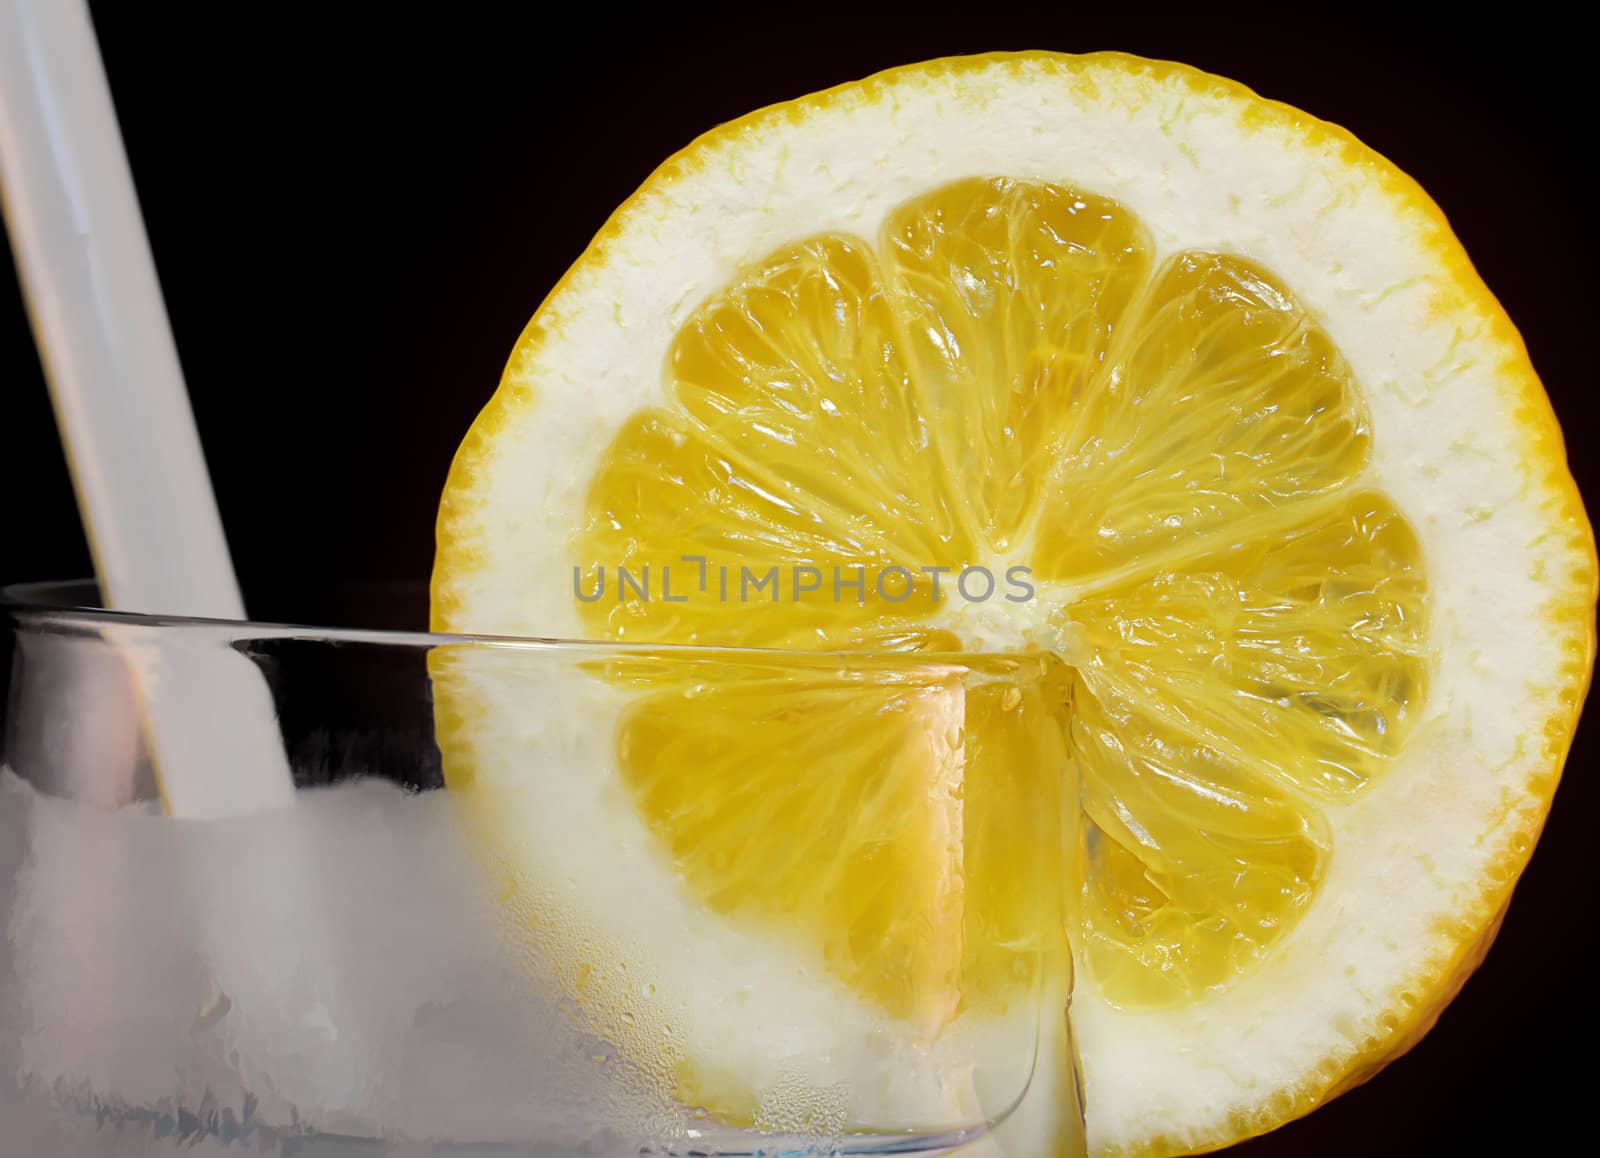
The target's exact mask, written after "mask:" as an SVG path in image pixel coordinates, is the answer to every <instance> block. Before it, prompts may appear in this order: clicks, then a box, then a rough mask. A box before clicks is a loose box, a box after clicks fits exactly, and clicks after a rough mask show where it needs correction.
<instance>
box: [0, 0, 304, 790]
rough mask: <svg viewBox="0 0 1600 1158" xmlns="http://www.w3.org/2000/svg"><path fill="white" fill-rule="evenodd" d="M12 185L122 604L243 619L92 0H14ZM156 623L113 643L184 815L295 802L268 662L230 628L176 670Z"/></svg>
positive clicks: (17, 224)
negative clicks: (235, 643) (241, 644)
mask: <svg viewBox="0 0 1600 1158" xmlns="http://www.w3.org/2000/svg"><path fill="white" fill-rule="evenodd" d="M0 192H3V194H4V204H5V215H6V222H7V225H8V227H9V231H10V236H11V245H12V249H13V251H14V252H15V254H16V260H17V268H18V270H19V272H20V274H21V277H22V282H23V285H24V287H25V290H26V293H27V300H28V304H29V307H30V312H31V315H32V319H33V328H34V333H35V337H36V339H37V341H38V345H39V350H40V354H41V357H42V359H43V361H44V364H45V371H46V374H47V376H48V378H49V381H50V389H51V396H52V399H53V401H54V404H55V410H56V421H57V423H58V425H59V426H60V428H61V435H62V440H63V442H64V443H65V445H66V448H67V456H68V460H69V462H70V464H71V468H72V479H73V484H74V486H75V488H76V490H77V496H78V507H79V510H80V511H81V512H82V515H83V521H84V525H85V529H86V531H87V532H88V536H89V543H90V549H91V550H92V552H93V554H94V560H95V570H96V572H97V573H98V575H99V578H100V584H101V591H102V594H103V595H104V597H105V598H106V599H107V601H108V603H107V605H108V606H111V607H116V608H121V609H125V610H129V611H139V612H147V613H161V614H173V615H191V616H204V617H211V618H219V619H243V618H244V605H243V602H242V600H241V599H240V596H239V588H238V583H237V581H236V580H235V578H234V573H233V566H232V563H231V562H230V560H229V557H228V547H227V543H226V541H225V539H224V538H223V532H222V521H221V518H220V517H219V515H218V512H217V505H216V499H215V497H214V496H213V494H212V491H211V484H210V479H209V477H208V475H207V473H206V465H205V459H204V457H203V456H202V454H201V450H200V440H199V437H198V435H197V433H196V430H195V425H194V415H193V413H192V411H191V410H190V407H189V397H188V393H187V392H186V390H185V389H184V383H183V374H182V371H181V369H180V368H179V365H178V354H177V349H176V347H175V345H174V343H173V339H172V329H171V326H170V324H169V323H168V321H167V314H166V309H165V307H164V305H163V303H162V299H161V287H160V284H159V283H158V281H157V279H156V271H155V265H154V263H153V261H152V260H151V256H150V244H149V241H148V239H147V238H146V236H145V231H144V223H143V220H142V218H141V216H140V213H139V205H138V201H137V198H136V197H135V194H134V189H133V178H132V174H131V173H130V171H129V168H128V160H127V155H126V153H125V152H124V150H123V146H122V138H121V134H120V133H119V131H118V128H117V119H116V113H115V111H114V110H113V108H112V104H111V92H110V89H109V86H108V85H107V83H106V75H105V69H104V66H103V65H102V64H101V60H100V53H99V49H98V47H97V45H96V43H95V38H94V30H93V28H92V26H91V25H90V22H89V13H88V9H87V6H86V4H85V3H83V0H0ZM140 634H142V633H141V631H140V629H116V630H114V631H113V632H111V633H110V634H109V635H108V638H113V639H114V640H115V641H116V642H118V643H120V644H123V645H124V646H126V647H127V650H128V654H129V657H130V660H131V661H132V663H133V668H134V671H135V674H136V678H137V679H138V680H139V682H140V684H141V688H142V690H143V692H144V693H145V699H146V735H147V738H148V740H149V743H150V747H151V752H152V756H153V758H154V761H155V763H156V768H157V776H158V778H159V780H160V783H161V791H162V796H163V799H164V801H165V803H166V806H167V810H168V811H169V812H170V813H171V814H173V815H175V816H217V815H225V814H232V813H238V812H244V811H252V810H254V809H258V808H264V807H275V806H279V805H283V804H286V803H289V802H290V801H292V799H293V784H292V781H291V779H290V775H289V769H288V764H287V761H286V760H285V758H284V754H283V746H282V740H281V737H280V735H279V732H278V728H277V725H276V722H275V721H274V718H273V707H272V700H271V697H270V694H269V692H268V690H267V687H266V685H265V684H264V683H263V681H262V678H261V675H260V673H259V671H257V670H256V669H255V667H254V665H253V664H251V663H250V661H249V660H247V659H245V658H244V657H241V656H237V655H235V654H233V653H232V652H230V651H228V650H227V649H226V648H225V647H224V646H222V645H221V644H220V643H218V642H217V641H214V640H212V641H206V643H205V644H204V645H203V646H204V649H205V650H201V651H197V652H196V653H195V654H194V655H191V656H180V657H177V658H178V659H179V662H178V663H176V664H173V663H171V662H169V661H170V660H171V659H172V658H174V656H173V653H171V652H170V651H168V650H166V646H165V645H164V646H163V648H155V647H153V646H144V645H141V641H140V640H139V639H138V636H139V635H140ZM150 638H153V637H150V636H148V635H147V636H146V639H147V640H148V639H150ZM208 652H209V653H217V654H216V655H215V662H212V661H211V660H210V659H208ZM158 685H159V686H158Z"/></svg>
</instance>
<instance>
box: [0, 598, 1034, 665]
mask: <svg viewBox="0 0 1600 1158" xmlns="http://www.w3.org/2000/svg"><path fill="white" fill-rule="evenodd" d="M379 585H380V584H379V583H378V582H376V581H374V582H372V583H368V584H365V585H363V584H361V583H356V584H354V586H357V587H361V586H371V587H377V586H379ZM418 586H419V587H423V586H426V585H425V584H421V583H419V584H418ZM97 589H98V582H97V581H96V580H94V579H55V580H50V579H46V580H37V581H30V582H25V583H10V584H5V585H0V611H4V612H6V613H8V614H9V615H12V616H15V617H17V618H20V619H24V620H38V621H41V622H54V623H57V624H60V625H62V626H66V627H78V628H81V629H93V628H106V627H122V628H143V629H157V630H161V631H164V632H165V631H170V632H173V633H181V634H189V633H195V634H205V633H223V634H226V635H227V636H228V637H229V638H232V639H248V640H275V639H285V640H297V641H302V642H318V643H327V644H334V645H337V644H368V645H376V646H383V647H397V648H398V647H404V648H419V649H420V648H438V647H452V648H461V647H472V648H480V649H484V650H491V651H504V652H512V653H518V652H521V653H530V654H546V655H558V656H559V655H585V654H587V655H595V656H597V657H603V656H619V657H622V656H635V655H640V654H645V653H648V654H650V655H652V656H655V657H657V658H676V659H680V660H683V661H685V662H690V661H696V660H698V661H702V662H703V661H716V660H722V661H724V662H728V663H738V662H753V663H765V664H773V663H784V662H790V663H795V664H797V665H798V664H805V665H814V664H816V663H818V662H834V663H841V664H845V665H847V666H856V667H862V668H867V667H872V668H878V669H882V668H886V667H887V668H902V669H907V670H909V669H921V668H927V667H947V668H948V667H962V668H969V669H978V670H983V669H990V670H993V669H994V668H996V667H1003V666H1004V665H1006V664H1007V663H1008V662H1010V661H1029V660H1039V659H1042V658H1046V657H1047V656H1048V654H1049V653H1047V652H1043V651H1037V652H1036V651H1012V652H1005V651H1001V652H984V651H938V652H933V651H896V650H892V649H887V648H863V649H860V650H848V649H843V648H831V649H816V650H811V649H806V648H782V647H754V646H745V645H729V644H703V643H657V642H647V641H636V640H617V639H579V638H567V637H561V636H531V635H495V634H488V633H483V634H478V633H465V632H439V631H412V630H406V629H403V628H366V627H332V626H323V625H317V624H304V623H284V622H276V621H272V620H254V619H224V618H218V617H214V616H200V615H174V614H167V613H152V612H142V611H122V610H117V609H114V608H109V607H94V606H90V605H88V604H86V603H84V602H83V601H82V600H81V598H80V596H81V594H82V592H84V591H94V590H97Z"/></svg>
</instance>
